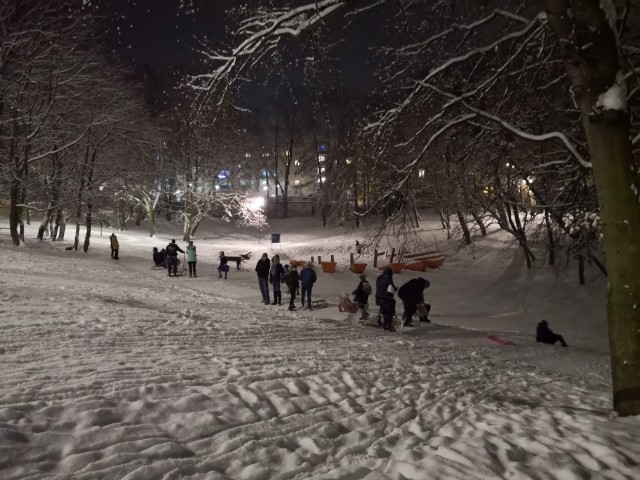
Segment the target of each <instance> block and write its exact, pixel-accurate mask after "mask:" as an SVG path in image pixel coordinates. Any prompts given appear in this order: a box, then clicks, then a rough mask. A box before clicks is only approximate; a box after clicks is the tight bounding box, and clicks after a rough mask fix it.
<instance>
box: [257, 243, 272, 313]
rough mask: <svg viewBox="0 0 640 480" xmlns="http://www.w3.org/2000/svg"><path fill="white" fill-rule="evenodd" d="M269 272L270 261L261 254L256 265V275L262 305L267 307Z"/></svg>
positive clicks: (264, 254) (266, 256)
mask: <svg viewBox="0 0 640 480" xmlns="http://www.w3.org/2000/svg"><path fill="white" fill-rule="evenodd" d="M270 270H271V261H270V260H269V255H267V254H266V253H263V254H262V257H261V258H260V260H258V263H257V264H256V273H257V274H258V285H259V286H260V293H261V294H262V303H264V304H265V305H269V271H270Z"/></svg>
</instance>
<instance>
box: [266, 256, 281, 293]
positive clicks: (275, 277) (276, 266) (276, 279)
mask: <svg viewBox="0 0 640 480" xmlns="http://www.w3.org/2000/svg"><path fill="white" fill-rule="evenodd" d="M269 282H271V285H273V303H272V304H271V305H282V291H281V288H280V286H281V285H282V283H284V268H283V267H282V264H281V263H280V257H279V256H278V255H274V256H273V258H272V259H271V268H270V269H269Z"/></svg>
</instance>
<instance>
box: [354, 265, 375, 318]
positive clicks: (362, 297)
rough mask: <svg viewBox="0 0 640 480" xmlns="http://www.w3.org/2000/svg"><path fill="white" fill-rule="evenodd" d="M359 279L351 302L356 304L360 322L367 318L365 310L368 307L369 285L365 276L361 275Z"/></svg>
mask: <svg viewBox="0 0 640 480" xmlns="http://www.w3.org/2000/svg"><path fill="white" fill-rule="evenodd" d="M359 278H360V283H358V286H357V287H356V289H355V290H354V291H353V301H354V302H356V303H357V304H358V308H359V309H360V312H361V315H360V320H366V319H367V317H368V316H369V314H368V313H367V310H368V307H369V295H371V284H370V283H369V282H368V281H367V276H366V275H365V274H364V273H361V274H360V277H359Z"/></svg>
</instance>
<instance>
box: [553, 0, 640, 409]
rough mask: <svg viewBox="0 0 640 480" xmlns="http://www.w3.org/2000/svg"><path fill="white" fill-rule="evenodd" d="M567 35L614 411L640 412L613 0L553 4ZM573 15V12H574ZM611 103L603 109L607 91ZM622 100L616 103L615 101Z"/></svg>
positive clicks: (639, 231) (634, 211)
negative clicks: (597, 233) (596, 234)
mask: <svg viewBox="0 0 640 480" xmlns="http://www.w3.org/2000/svg"><path fill="white" fill-rule="evenodd" d="M546 7H547V8H546V9H547V18H548V19H549V24H550V25H551V27H552V28H553V29H554V30H555V32H556V33H557V34H558V36H559V37H560V44H561V49H562V50H561V51H562V54H563V57H564V59H565V66H566V68H567V73H568V77H569V79H570V81H571V83H572V91H573V92H574V95H575V99H576V101H577V104H578V105H579V107H580V111H581V114H582V123H583V127H584V129H585V132H586V134H587V143H588V145H589V152H590V154H591V161H592V163H593V176H594V180H595V184H596V190H597V192H598V203H599V205H600V218H601V220H602V230H603V234H604V246H605V249H606V264H607V272H608V274H609V277H608V280H609V288H608V298H607V317H608V322H609V341H610V345H611V367H612V368H611V370H612V377H613V406H614V408H615V410H616V411H617V412H618V413H619V414H620V415H638V414H640V313H639V312H640V274H639V270H638V265H640V247H639V246H640V202H639V198H638V196H639V193H640V191H639V189H640V173H639V172H638V171H637V169H636V168H635V166H634V162H633V153H632V145H631V140H630V136H629V133H630V126H629V112H628V110H627V109H626V108H625V106H624V102H625V101H626V88H625V86H624V82H625V80H624V74H623V72H622V71H621V70H620V62H619V56H618V44H617V34H616V33H617V32H614V31H613V28H612V25H611V24H610V23H609V19H608V18H607V16H606V15H605V12H604V10H603V8H606V7H611V9H613V3H612V2H611V0H581V1H577V0H574V1H569V0H546ZM570 10H571V12H570ZM605 93H606V94H607V97H606V98H607V99H608V100H609V101H608V102H607V103H605V104H603V100H604V94H605ZM611 100H616V101H617V103H616V102H611Z"/></svg>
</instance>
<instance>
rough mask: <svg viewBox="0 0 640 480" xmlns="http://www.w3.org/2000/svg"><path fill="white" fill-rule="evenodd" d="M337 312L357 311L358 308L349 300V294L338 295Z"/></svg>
mask: <svg viewBox="0 0 640 480" xmlns="http://www.w3.org/2000/svg"><path fill="white" fill-rule="evenodd" d="M338 311H339V312H347V313H356V312H357V311H358V306H357V305H356V304H355V303H353V302H352V301H351V300H349V294H348V293H347V292H343V293H342V295H340V300H339V302H338Z"/></svg>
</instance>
